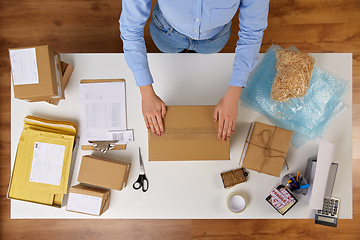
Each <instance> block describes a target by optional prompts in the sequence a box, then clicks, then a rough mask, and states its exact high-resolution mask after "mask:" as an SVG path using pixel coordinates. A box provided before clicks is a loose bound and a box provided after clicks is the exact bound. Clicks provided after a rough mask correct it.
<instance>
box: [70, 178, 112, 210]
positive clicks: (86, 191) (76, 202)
mask: <svg viewBox="0 0 360 240" xmlns="http://www.w3.org/2000/svg"><path fill="white" fill-rule="evenodd" d="M110 194H111V191H110V189H104V188H97V187H90V186H86V185H84V184H82V183H80V184H78V185H75V186H72V187H71V188H70V192H69V199H68V204H67V207H66V210H67V211H70V212H78V213H83V214H89V215H95V216H100V215H101V214H103V213H104V212H105V211H106V210H108V208H109V203H110Z"/></svg>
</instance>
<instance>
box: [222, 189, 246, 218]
mask: <svg viewBox="0 0 360 240" xmlns="http://www.w3.org/2000/svg"><path fill="white" fill-rule="evenodd" d="M226 204H227V206H228V208H229V210H230V211H232V212H233V213H241V212H242V211H244V210H245V208H246V199H245V198H244V197H243V196H242V195H241V194H240V193H231V194H230V195H229V196H228V197H227V200H226Z"/></svg>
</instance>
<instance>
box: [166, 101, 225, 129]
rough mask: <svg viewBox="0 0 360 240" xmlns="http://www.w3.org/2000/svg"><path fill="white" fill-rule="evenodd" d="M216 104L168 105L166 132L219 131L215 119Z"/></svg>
mask: <svg viewBox="0 0 360 240" xmlns="http://www.w3.org/2000/svg"><path fill="white" fill-rule="evenodd" d="M214 110H215V106H213V105H209V106H167V108H166V117H165V118H164V129H165V134H170V133H217V129H218V122H214V121H213V114H214Z"/></svg>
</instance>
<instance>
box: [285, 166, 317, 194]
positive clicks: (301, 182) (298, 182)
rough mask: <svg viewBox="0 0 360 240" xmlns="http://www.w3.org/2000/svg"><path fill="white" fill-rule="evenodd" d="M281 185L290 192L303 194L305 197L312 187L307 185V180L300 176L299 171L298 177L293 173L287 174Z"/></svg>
mask: <svg viewBox="0 0 360 240" xmlns="http://www.w3.org/2000/svg"><path fill="white" fill-rule="evenodd" d="M281 183H282V185H284V186H285V188H286V189H287V190H289V191H290V192H292V193H302V194H303V195H305V194H306V189H307V188H308V187H309V186H310V185H309V184H308V183H307V180H306V178H304V177H303V176H302V175H300V172H299V171H298V173H297V176H296V177H294V176H293V175H292V174H291V173H288V174H286V175H285V176H284V177H283V178H282V180H281Z"/></svg>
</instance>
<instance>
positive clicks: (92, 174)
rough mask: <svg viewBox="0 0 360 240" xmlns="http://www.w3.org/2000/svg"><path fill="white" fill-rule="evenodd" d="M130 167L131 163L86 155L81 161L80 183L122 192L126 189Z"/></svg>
mask: <svg viewBox="0 0 360 240" xmlns="http://www.w3.org/2000/svg"><path fill="white" fill-rule="evenodd" d="M130 167H131V164H130V163H125V162H120V161H117V160H112V159H106V158H103V157H96V156H93V155H85V156H83V157H82V160H81V165H80V170H79V176H78V181H79V182H81V183H86V184H90V185H94V186H99V187H103V188H110V189H114V190H119V191H120V190H121V189H123V188H125V187H126V184H127V180H128V177H129V172H130Z"/></svg>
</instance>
